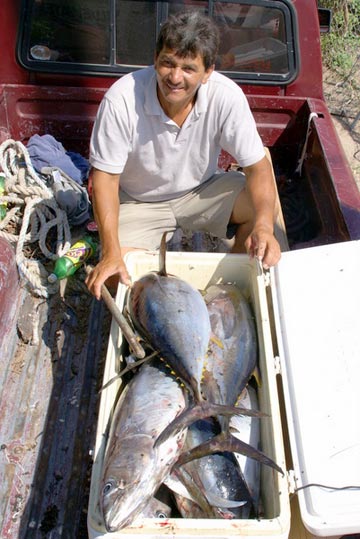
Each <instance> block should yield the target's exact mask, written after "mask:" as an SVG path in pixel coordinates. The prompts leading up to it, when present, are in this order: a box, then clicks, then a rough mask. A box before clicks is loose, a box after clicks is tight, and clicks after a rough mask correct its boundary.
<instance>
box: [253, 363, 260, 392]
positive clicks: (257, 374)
mask: <svg viewBox="0 0 360 539" xmlns="http://www.w3.org/2000/svg"><path fill="white" fill-rule="evenodd" d="M252 376H253V378H254V379H255V382H256V385H257V387H261V386H262V379H261V374H260V370H259V367H258V365H256V367H255V369H254V371H253V373H252Z"/></svg>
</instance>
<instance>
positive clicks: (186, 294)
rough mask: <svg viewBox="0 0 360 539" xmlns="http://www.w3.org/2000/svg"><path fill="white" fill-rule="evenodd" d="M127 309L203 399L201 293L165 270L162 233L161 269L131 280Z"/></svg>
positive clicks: (206, 332) (205, 323)
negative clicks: (201, 386) (201, 387)
mask: <svg viewBox="0 0 360 539" xmlns="http://www.w3.org/2000/svg"><path fill="white" fill-rule="evenodd" d="M127 308H128V311H129V314H130V316H131V319H132V321H133V324H134V326H135V328H136V329H137V331H138V332H139V334H140V335H141V336H142V337H143V338H144V339H145V340H146V341H147V343H148V344H149V345H150V346H151V347H152V348H153V350H154V351H156V352H159V354H160V356H161V357H162V358H163V359H164V360H165V361H166V362H167V363H168V364H169V365H170V366H171V367H172V368H173V370H174V371H175V372H176V373H177V375H178V376H179V377H180V378H181V380H182V381H183V382H184V384H185V385H186V386H187V387H188V388H189V389H190V391H191V393H192V394H193V395H194V398H195V400H196V401H197V402H200V401H202V395H201V390H200V380H201V376H202V371H203V365H204V360H205V356H206V352H207V348H208V344H209V339H210V320H209V314H208V311H207V308H206V304H205V302H204V300H203V297H202V295H201V293H200V292H199V291H198V290H197V289H195V288H194V287H193V286H192V285H190V284H189V283H188V282H186V281H184V280H183V279H179V278H178V277H175V276H173V275H168V274H167V273H166V269H165V236H164V237H163V241H162V246H161V250H160V271H159V272H150V273H148V274H146V275H144V276H142V277H141V278H140V279H139V280H137V281H136V282H134V284H133V285H132V287H131V290H130V293H129V295H128V302H127Z"/></svg>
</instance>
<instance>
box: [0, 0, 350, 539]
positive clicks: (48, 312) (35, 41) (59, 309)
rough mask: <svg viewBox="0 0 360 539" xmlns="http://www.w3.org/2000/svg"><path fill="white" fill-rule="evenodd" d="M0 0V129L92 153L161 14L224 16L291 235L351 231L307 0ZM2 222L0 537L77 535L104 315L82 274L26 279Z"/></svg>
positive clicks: (149, 46) (291, 240) (226, 159)
mask: <svg viewBox="0 0 360 539" xmlns="http://www.w3.org/2000/svg"><path fill="white" fill-rule="evenodd" d="M1 7H2V9H1V18H0V35H1V62H0V144H1V143H6V141H8V140H10V139H11V140H13V141H16V142H20V143H22V144H23V145H24V146H25V147H26V145H27V143H28V141H29V139H30V138H31V137H32V136H33V135H35V134H38V135H44V134H50V135H52V136H53V137H54V138H55V139H56V140H57V141H59V142H60V143H61V144H62V145H63V147H64V148H65V149H66V150H68V151H69V152H76V153H78V154H80V155H82V156H83V157H84V158H85V159H86V158H87V156H88V145H89V137H90V133H91V129H92V125H93V121H94V118H95V114H96V111H97V108H98V105H99V103H100V100H101V98H102V96H103V94H104V92H105V91H106V89H107V88H108V87H109V85H110V84H111V83H112V82H113V81H114V80H116V78H118V77H121V76H122V75H123V74H125V73H127V72H129V71H132V70H135V69H139V68H141V67H143V66H146V65H149V64H151V63H152V56H153V48H154V44H155V40H156V35H157V32H158V30H159V27H160V25H161V22H162V21H163V20H164V19H165V18H166V17H167V16H168V14H170V13H172V12H174V11H178V10H182V9H199V10H202V11H204V12H206V13H209V14H210V15H211V16H212V17H213V18H214V20H215V21H216V22H217V24H218V25H219V28H220V32H221V48H220V51H219V57H218V61H217V69H218V70H219V71H221V72H223V73H225V74H226V75H227V76H229V77H230V78H232V79H233V80H235V81H236V82H237V83H238V84H239V85H241V87H242V88H243V90H244V91H245V93H246V95H247V97H248V100H249V103H250V106H251V109H252V111H253V114H254V117H255V119H256V122H257V126H258V129H259V132H260V135H261V137H262V140H263V142H264V145H265V146H267V147H268V148H269V150H270V153H271V157H272V161H273V165H274V171H275V176H276V182H277V188H278V192H279V197H280V201H281V206H282V213H283V216H284V221H285V226H286V235H287V243H288V245H289V247H290V249H291V250H295V249H296V250H298V249H302V248H304V247H311V246H319V245H323V244H331V243H338V242H346V241H348V240H356V239H359V238H360V193H359V190H358V188H357V186H356V183H355V181H354V178H353V176H352V173H351V169H350V167H349V164H348V163H347V161H346V158H345V154H344V151H343V149H342V146H341V142H340V140H339V138H338V136H337V134H336V132H335V129H334V126H333V123H332V120H331V117H330V114H329V111H328V109H327V106H326V103H325V101H324V97H323V88H322V62H321V51H320V25H319V10H318V7H317V2H316V0H308V1H306V2H304V1H302V0H240V1H239V2H238V1H232V2H229V1H227V0H224V1H215V0H206V1H205V0H183V1H180V0H179V1H177V2H173V1H158V2H155V1H151V0H148V1H146V0H144V1H128V0H108V1H107V2H104V1H102V0H87V1H86V2H85V1H84V0H2V4H1ZM324 14H325V15H326V12H325V13H324V12H321V15H324ZM0 157H1V156H0ZM231 163H232V157H231V156H229V155H226V154H222V156H221V159H220V165H221V166H223V167H224V168H226V167H228V166H229V165H231ZM85 184H86V182H85ZM10 205H11V203H9V206H10ZM0 224H1V223H0ZM72 232H73V234H74V237H75V236H76V235H78V234H79V229H78V228H77V229H74V230H73V231H72ZM8 233H9V230H8V229H4V228H1V227H0V355H1V365H2V368H1V369H0V418H1V424H0V433H1V434H0V477H1V481H0V537H1V538H2V539H15V538H26V539H32V538H39V539H40V538H42V539H43V538H50V537H51V538H52V539H54V538H66V539H75V538H77V539H79V538H82V537H86V536H87V530H86V511H87V502H88V492H89V477H90V471H91V466H92V458H91V450H92V448H93V446H94V439H95V430H96V421H97V407H98V390H99V386H100V381H99V380H100V379H101V372H102V367H103V361H104V358H105V352H106V344H107V340H108V336H109V327H110V317H109V315H108V313H107V310H106V309H105V308H104V307H103V305H102V303H101V302H97V301H95V300H94V299H92V298H90V297H89V295H88V294H87V292H86V291H85V289H84V288H81V278H80V274H77V275H79V277H78V278H76V277H75V278H74V279H69V280H68V282H67V284H66V289H65V290H62V295H60V296H59V294H53V295H50V296H49V297H48V298H47V299H46V300H44V298H39V297H36V296H34V295H33V294H31V293H30V292H29V291H28V288H27V287H26V286H24V283H25V284H26V279H24V276H23V275H21V279H19V275H18V260H19V256H20V253H19V252H18V251H17V250H16V243H14V241H13V240H11V239H9V236H8V235H7V234H8ZM303 533H305V532H303ZM292 537H293V538H295V537H296V539H298V537H299V535H296V534H293V535H292ZM304 537H305V535H304Z"/></svg>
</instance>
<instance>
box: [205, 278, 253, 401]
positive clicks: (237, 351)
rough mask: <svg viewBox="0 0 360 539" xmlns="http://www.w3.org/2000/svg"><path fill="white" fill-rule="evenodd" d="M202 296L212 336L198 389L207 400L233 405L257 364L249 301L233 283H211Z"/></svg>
mask: <svg viewBox="0 0 360 539" xmlns="http://www.w3.org/2000/svg"><path fill="white" fill-rule="evenodd" d="M204 300H205V302H206V304H207V308H208V312H209V317H210V324H211V331H212V337H211V339H210V345H209V353H208V359H207V362H206V366H205V371H204V376H203V382H202V386H201V387H202V391H203V393H204V395H205V397H206V398H207V400H209V401H211V402H217V403H218V404H225V405H229V406H233V405H235V403H236V402H237V399H238V397H239V395H240V394H241V392H242V390H243V389H244V387H245V386H246V384H247V382H248V380H249V378H250V376H251V374H252V373H253V371H254V370H255V368H256V365H257V359H258V344H257V332H256V326H255V321H254V316H253V313H252V310H251V307H250V304H249V302H248V301H247V300H246V299H245V297H244V295H243V294H242V292H241V290H240V289H239V287H237V286H235V285H231V284H218V285H211V286H210V287H208V288H207V290H206V294H205V297H204Z"/></svg>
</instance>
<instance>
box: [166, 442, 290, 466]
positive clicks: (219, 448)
mask: <svg viewBox="0 0 360 539" xmlns="http://www.w3.org/2000/svg"><path fill="white" fill-rule="evenodd" d="M223 451H228V452H229V451H230V452H232V453H241V454H242V455H246V456H247V457H249V458H252V459H255V460H257V461H259V462H260V463H261V464H265V465H266V466H270V467H271V468H274V469H275V470H276V471H278V472H279V473H281V474H282V475H284V472H283V470H282V469H281V468H280V466H278V465H277V464H276V462H275V461H273V460H272V459H271V458H270V457H268V456H266V455H265V454H264V453H263V452H262V451H259V450H258V449H256V448H255V447H253V446H251V445H249V444H247V443H245V442H243V441H241V440H238V439H237V438H234V436H232V435H231V434H230V433H224V432H223V433H221V434H219V435H217V436H215V437H214V438H212V439H211V440H208V441H207V442H204V443H202V444H200V445H198V446H197V447H194V448H193V449H190V450H189V451H184V452H183V453H182V454H181V455H180V456H179V458H178V460H177V461H176V463H175V466H176V467H179V466H182V465H183V464H186V463H187V462H190V461H191V460H195V459H198V458H201V457H204V456H206V455H212V454H214V453H220V452H223Z"/></svg>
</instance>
